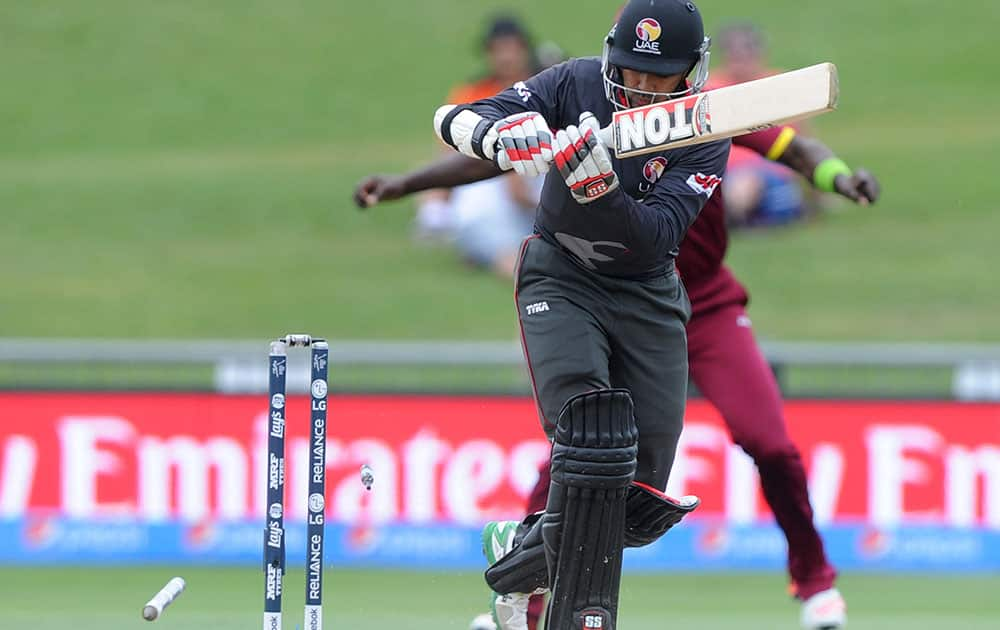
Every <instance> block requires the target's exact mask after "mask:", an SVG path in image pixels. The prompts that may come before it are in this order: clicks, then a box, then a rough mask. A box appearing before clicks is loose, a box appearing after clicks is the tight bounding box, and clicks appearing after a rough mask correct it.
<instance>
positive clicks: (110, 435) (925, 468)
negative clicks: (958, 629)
mask: <svg viewBox="0 0 1000 630" xmlns="http://www.w3.org/2000/svg"><path fill="white" fill-rule="evenodd" d="M267 403H268V401H267V399H266V397H264V396H230V395H222V394H138V393H137V394H105V393H85V394H80V393H5V394H0V536H2V537H3V540H5V541H6V544H5V545H3V546H0V563H8V564H13V563H16V564H45V563H66V562H72V563H95V564H128V563H149V562H158V561H160V562H171V563H175V562H191V563H220V562H222V563H233V564H241V563H243V564H251V563H255V562H260V557H261V548H262V544H263V539H264V531H263V523H264V518H265V514H266V512H267V509H268V506H267V505H265V487H266V485H267V483H268V481H269V478H270V476H271V475H274V474H277V471H275V470H273V469H272V467H270V466H269V464H268V458H267V451H266V438H267V433H266V432H267V430H268V405H267ZM785 411H786V415H787V418H788V422H789V426H790V431H791V434H792V437H793V439H794V440H795V442H796V443H797V444H798V445H799V447H800V449H801V451H802V454H803V458H804V461H805V464H806V468H807V471H808V476H809V485H810V490H811V497H812V505H813V509H814V512H815V517H816V521H817V523H818V525H819V526H820V528H821V530H822V531H823V533H824V536H825V539H826V543H827V551H828V554H829V555H830V556H831V559H832V560H833V561H834V562H835V564H837V565H838V566H839V567H840V568H843V569H860V570H864V569H871V570H893V571H898V570H914V571H932V570H951V571H996V570H1000V404H974V403H950V402H904V401H900V402H882V401H878V402H873V401H855V402H845V401H793V402H788V403H786V406H785ZM308 412H309V400H308V398H307V397H305V396H302V397H295V396H292V397H290V398H289V400H288V401H287V414H286V415H287V418H288V420H287V425H286V430H285V435H286V442H287V447H286V448H287V465H286V466H285V467H284V470H283V471H281V472H282V474H284V475H285V476H286V483H287V492H286V502H285V508H284V509H285V516H286V518H287V522H288V532H287V538H286V546H287V547H288V549H289V553H288V557H289V560H290V561H291V562H294V561H295V560H296V559H297V558H298V559H300V561H301V557H303V554H299V553H296V552H295V551H294V550H295V549H297V548H298V547H302V548H303V549H304V547H305V542H304V536H305V527H304V520H305V518H306V516H307V513H308V510H309V500H308V496H307V494H308V490H307V482H308V475H309V473H310V471H309V461H308V460H309V451H310V443H309V441H308V439H307V438H308V435H307V432H308V430H309V427H308ZM548 452H549V447H548V443H547V441H546V440H545V437H544V435H543V434H542V433H541V431H540V429H539V424H538V421H537V415H536V412H535V408H534V404H533V402H532V401H531V400H530V399H528V398H516V397H451V396H369V395H334V396H331V398H330V404H329V419H328V437H327V448H326V464H327V467H326V472H327V477H326V497H325V499H326V500H325V509H326V516H327V554H326V555H327V561H328V562H333V563H337V564H343V565H350V566H392V567H423V568H431V569H446V568H468V569H473V568H479V567H480V566H481V564H482V560H481V557H480V552H479V536H478V532H479V527H480V526H481V524H482V523H483V522H485V521H487V520H495V519H518V518H520V517H521V516H522V511H523V509H524V508H523V506H524V503H525V499H526V497H527V495H528V493H529V492H530V491H531V489H532V487H533V486H534V483H535V480H536V478H537V470H538V467H539V466H540V465H543V463H544V462H545V461H546V459H547V456H548ZM362 465H367V466H369V467H370V469H371V471H372V474H373V477H374V483H373V484H372V486H371V490H368V489H366V487H365V485H364V484H362V482H361V480H360V475H359V471H360V469H361V466H362ZM667 490H668V493H670V494H672V495H674V496H678V495H683V494H696V495H698V496H700V497H701V498H702V500H703V503H702V506H701V507H700V508H699V510H698V511H697V512H696V514H695V516H693V517H691V518H689V519H687V520H685V521H684V523H683V524H682V525H681V526H679V527H677V528H675V529H673V530H671V531H670V532H669V534H668V535H667V536H665V537H664V538H663V539H662V540H660V541H659V542H658V543H656V544H654V545H651V546H650V547H646V548H643V549H635V550H630V551H629V552H627V553H626V567H628V568H630V569H632V570H649V571H657V570H706V569H726V570H730V569H766V568H779V567H781V566H783V563H784V560H785V541H784V538H783V536H782V535H781V532H780V531H779V530H778V529H777V527H776V526H775V525H774V522H773V519H772V517H771V515H770V513H769V512H768V509H767V506H766V504H765V502H764V500H763V497H762V495H761V493H760V486H759V482H758V479H757V473H756V469H755V467H754V465H753V462H752V460H750V459H749V458H748V457H747V456H746V455H745V454H744V453H743V452H742V451H741V450H740V449H739V448H737V447H735V446H733V444H732V443H731V441H730V440H729V435H728V433H727V432H726V430H725V425H724V424H723V422H722V420H721V418H720V417H719V415H718V414H717V412H716V411H714V410H713V409H712V407H710V406H709V405H707V404H705V403H704V402H702V401H697V400H695V401H692V402H691V403H690V405H689V407H688V410H687V417H686V420H685V429H684V434H683V437H682V439H681V444H680V447H679V450H678V457H677V461H676V464H675V467H674V470H673V474H672V477H671V481H670V486H669V487H668V489H667Z"/></svg>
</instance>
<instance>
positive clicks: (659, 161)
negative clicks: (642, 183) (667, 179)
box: [642, 156, 667, 184]
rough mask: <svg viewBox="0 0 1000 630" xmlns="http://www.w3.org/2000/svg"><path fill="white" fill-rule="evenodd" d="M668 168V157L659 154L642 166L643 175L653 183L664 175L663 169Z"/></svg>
mask: <svg viewBox="0 0 1000 630" xmlns="http://www.w3.org/2000/svg"><path fill="white" fill-rule="evenodd" d="M665 170H667V158H665V157H663V156H657V157H655V158H653V159H651V160H649V161H648V162H646V164H645V166H643V167H642V176H643V177H645V178H646V181H648V182H649V183H651V184H655V183H656V182H658V181H659V180H660V178H661V177H663V171H665Z"/></svg>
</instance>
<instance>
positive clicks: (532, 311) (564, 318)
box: [515, 236, 691, 490]
mask: <svg viewBox="0 0 1000 630" xmlns="http://www.w3.org/2000/svg"><path fill="white" fill-rule="evenodd" d="M571 256H572V254H570V253H568V252H566V251H564V250H563V249H561V248H560V247H559V246H558V245H555V244H552V243H549V242H547V241H545V240H544V239H542V238H541V237H538V236H535V237H531V238H529V239H527V240H526V241H525V243H524V245H523V247H522V248H521V256H520V261H519V264H518V270H517V277H516V283H517V284H516V286H517V289H516V293H515V296H516V300H515V301H516V302H517V311H518V319H519V320H520V324H521V336H522V341H523V345H524V353H525V358H526V359H527V362H528V367H529V369H530V372H531V380H532V384H533V386H534V392H535V400H536V402H537V404H538V411H539V415H540V417H541V421H542V426H543V428H544V429H545V431H546V433H548V434H549V436H550V437H551V435H552V431H553V430H554V429H555V426H556V422H557V420H558V419H559V411H560V410H561V409H562V406H563V404H564V403H565V402H566V400H567V399H569V398H570V397H571V396H573V395H575V394H579V393H582V392H586V391H591V390H594V389H603V388H608V387H622V388H626V389H628V390H630V391H631V393H632V399H633V402H634V404H635V415H636V424H637V426H638V428H639V463H638V470H637V472H636V477H635V479H636V481H639V482H642V483H645V484H648V485H650V486H653V487H654V488H656V489H658V490H663V489H664V488H665V487H666V485H667V478H668V477H669V475H670V468H671V466H672V465H673V461H674V453H675V451H676V449H677V440H678V438H679V437H680V434H681V426H682V423H683V417H684V404H685V400H686V397H687V382H688V364H687V337H686V334H685V330H684V326H685V324H686V323H687V320H688V318H689V317H690V314H691V305H690V302H688V298H687V293H686V292H685V291H684V287H683V285H682V284H681V282H680V278H679V277H678V276H677V273H676V272H675V271H673V270H671V271H669V272H667V273H665V274H663V275H662V276H659V277H655V278H652V279H648V280H628V279H622V278H614V277H610V276H604V275H601V274H598V273H595V272H592V271H589V270H587V269H584V268H583V267H582V266H581V265H579V264H577V263H576V262H574V260H573V259H572V258H571Z"/></svg>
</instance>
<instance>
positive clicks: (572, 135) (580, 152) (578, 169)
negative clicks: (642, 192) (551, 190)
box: [555, 112, 618, 204]
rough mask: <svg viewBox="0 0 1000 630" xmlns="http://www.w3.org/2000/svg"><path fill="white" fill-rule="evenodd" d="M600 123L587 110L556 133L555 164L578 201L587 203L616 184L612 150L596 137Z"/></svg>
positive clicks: (610, 189)
mask: <svg viewBox="0 0 1000 630" xmlns="http://www.w3.org/2000/svg"><path fill="white" fill-rule="evenodd" d="M599 130H600V124H599V123H598V122H597V119H596V118H594V115H593V114H591V113H590V112H583V113H582V114H580V126H579V127H576V126H574V125H570V126H569V127H566V129H562V130H560V131H559V132H558V133H557V134H556V145H555V164H556V168H558V169H559V174H560V175H562V177H563V179H564V180H566V185H567V186H569V190H570V193H572V195H573V199H574V200H576V202H577V203H581V204H584V203H590V202H592V201H594V200H596V199H600V198H601V197H603V196H604V195H606V194H608V193H609V192H611V191H612V190H614V189H615V188H617V187H618V176H617V175H616V174H615V171H614V170H613V169H612V168H611V154H610V153H608V149H607V147H605V146H604V145H603V144H601V141H600V140H599V139H598V137H597V132H598V131H599Z"/></svg>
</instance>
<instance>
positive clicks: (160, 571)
mask: <svg viewBox="0 0 1000 630" xmlns="http://www.w3.org/2000/svg"><path fill="white" fill-rule="evenodd" d="M3 573H4V575H6V576H7V579H5V580H4V585H3V597H2V598H0V620H3V623H2V625H3V627H5V628H7V627H10V628H32V629H33V630H65V629H66V628H73V630H127V629H138V628H143V627H145V625H144V624H146V623H147V622H145V621H143V620H142V618H141V616H140V613H141V610H142V606H143V604H145V602H146V601H147V600H148V599H149V598H150V597H152V595H153V594H154V593H155V592H156V591H157V590H159V588H160V587H161V586H162V585H163V584H164V583H166V581H167V580H168V579H169V578H170V577H172V576H173V575H181V576H183V577H184V578H185V579H186V580H187V590H186V591H185V593H184V594H183V595H182V596H181V597H180V599H178V600H177V601H176V602H175V603H174V604H173V605H172V606H171V607H170V608H168V609H167V610H166V612H165V613H164V615H163V617H162V618H161V619H159V620H158V621H156V622H154V623H156V624H157V626H156V627H158V628H162V629H163V630H170V629H174V630H188V629H195V628H197V629H199V630H201V629H205V628H211V629H212V630H245V629H246V628H257V627H260V617H261V611H262V605H263V604H262V588H263V578H262V575H261V573H260V572H259V571H255V570H253V569H252V568H241V569H231V568H225V569H223V568H211V569H208V568H192V567H149V568H141V569H138V568H111V569H96V568H86V569H85V568H44V569H37V568H32V569H26V568H15V567H5V568H4V569H3ZM998 588H1000V579H998V578H996V577H990V578H987V577H981V578H970V577H964V578H958V577H952V576H947V575H942V576H925V577H901V576H881V575H879V576H876V575H847V576H844V577H843V579H842V581H841V589H842V590H843V592H844V593H845V595H846V597H847V598H848V612H849V615H850V619H849V627H850V628H851V630H939V629H940V628H943V627H951V628H962V629H963V630H987V629H992V628H995V627H996V625H995V624H996V620H997V619H998V618H1000V602H998V601H997V598H996V593H997V590H998ZM302 602H303V599H302V572H301V570H292V571H290V573H289V575H288V578H287V580H286V588H285V607H284V612H285V618H284V625H285V628H288V629H291V628H295V627H296V626H299V627H301V625H302ZM485 602H486V595H485V593H484V586H483V583H482V578H481V576H480V575H479V574H469V573H465V574H458V573H440V574H439V573H405V572H395V571H357V570H350V571H348V570H338V569H336V568H335V567H334V568H328V569H327V572H326V582H325V604H324V623H325V625H326V627H328V628H351V629H352V630H393V629H397V628H398V629H403V628H405V629H407V630H448V629H455V630H465V628H466V627H467V626H468V623H469V621H470V620H471V619H472V617H473V616H475V615H476V614H478V613H480V612H483V611H484V610H485ZM619 622H620V625H621V627H622V628H623V630H660V629H663V628H685V629H690V630H730V629H731V628H740V629H741V630H781V629H783V628H788V629H789V630H792V629H795V628H798V607H797V605H796V604H795V603H794V602H792V601H791V600H790V599H789V598H788V597H787V596H786V595H785V593H784V578H783V576H780V575H777V574H766V575H765V574H757V573H748V574H694V575H681V574H669V575H626V576H625V578H624V581H623V585H622V603H621V612H620V616H619Z"/></svg>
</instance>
